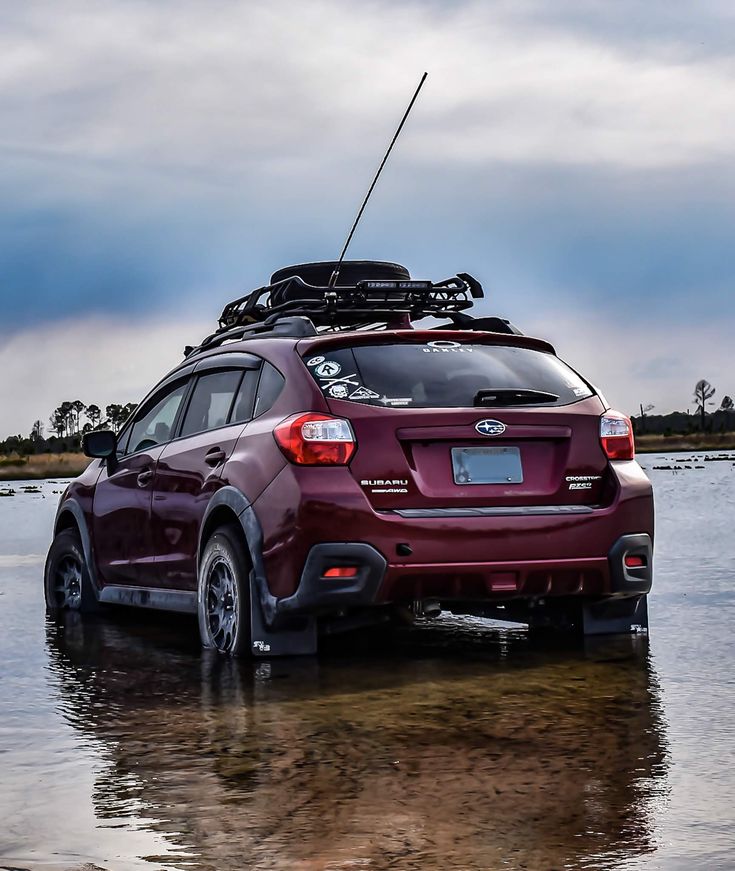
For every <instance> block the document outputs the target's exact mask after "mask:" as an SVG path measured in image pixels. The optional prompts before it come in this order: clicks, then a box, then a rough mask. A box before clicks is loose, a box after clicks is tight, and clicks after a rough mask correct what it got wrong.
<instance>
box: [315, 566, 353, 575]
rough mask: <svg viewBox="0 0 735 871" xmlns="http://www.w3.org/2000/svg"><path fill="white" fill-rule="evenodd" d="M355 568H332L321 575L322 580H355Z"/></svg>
mask: <svg viewBox="0 0 735 871" xmlns="http://www.w3.org/2000/svg"><path fill="white" fill-rule="evenodd" d="M357 572H358V568H357V566H332V568H331V569H327V570H326V572H324V574H323V575H322V577H323V578H356V577H357Z"/></svg>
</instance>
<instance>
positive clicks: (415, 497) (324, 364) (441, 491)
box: [303, 334, 607, 510]
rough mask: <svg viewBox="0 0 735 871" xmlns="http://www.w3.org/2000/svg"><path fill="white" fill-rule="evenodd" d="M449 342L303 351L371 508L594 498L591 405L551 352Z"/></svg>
mask: <svg viewBox="0 0 735 871" xmlns="http://www.w3.org/2000/svg"><path fill="white" fill-rule="evenodd" d="M409 335H411V334H409ZM444 335H445V334H444ZM460 335H462V338H463V341H462V342H459V341H456V340H453V339H447V338H442V339H438V340H433V339H430V340H429V341H423V342H422V341H416V340H415V339H414V341H406V340H405V339H404V338H401V340H400V341H394V342H390V341H388V342H386V341H382V342H376V344H374V345H371V344H366V343H365V340H364V339H363V340H362V341H360V342H359V343H352V344H351V343H350V341H349V340H347V339H345V346H343V347H340V346H339V345H337V346H336V347H335V346H328V347H325V348H323V349H319V351H320V352H319V353H311V352H307V353H306V354H305V355H304V357H303V359H304V363H305V364H306V366H307V368H308V369H309V371H310V373H311V374H312V377H314V379H315V380H316V382H317V383H318V384H319V386H320V389H321V391H322V393H323V395H324V397H325V399H326V401H327V404H328V406H329V409H330V411H331V413H332V414H334V415H337V416H339V417H344V418H346V419H348V420H350V422H351V424H352V427H353V430H354V432H355V436H356V438H357V443H358V449H357V452H356V454H355V456H354V458H353V460H352V462H351V464H350V471H351V473H352V475H353V476H354V477H355V479H356V481H357V482H358V483H359V485H360V487H361V488H362V490H363V492H364V493H365V495H366V497H367V498H368V500H369V501H370V503H371V504H372V505H373V507H374V508H376V509H378V510H387V509H399V508H400V509H403V508H432V507H433V508H438V507H441V508H456V509H458V510H461V509H467V508H474V507H488V508H491V507H498V508H501V507H518V508H521V507H524V506H525V507H540V506H551V505H554V506H558V505H593V504H596V503H597V502H599V501H600V498H601V493H602V488H603V486H604V476H605V473H606V470H607V458H606V457H605V455H604V453H603V451H602V448H601V446H600V441H599V416H600V414H601V413H602V411H603V405H602V403H601V401H600V399H599V398H598V397H597V396H596V395H595V394H594V391H593V390H592V388H591V387H590V385H588V384H587V383H586V382H585V381H584V380H583V379H581V378H580V377H579V376H578V375H577V374H576V373H575V372H574V371H573V370H572V369H570V368H569V367H567V366H566V365H565V364H564V363H562V362H561V361H560V360H559V359H558V358H557V357H556V356H555V355H554V354H553V352H551V351H546V350H538V349H536V348H529V347H523V346H520V345H517V344H507V345H506V344H498V342H497V340H495V341H493V342H488V343H483V342H482V341H478V340H477V339H474V337H472V339H474V340H466V339H465V338H464V334H460ZM411 337H413V336H411ZM509 341H510V340H509Z"/></svg>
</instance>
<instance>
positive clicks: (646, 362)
mask: <svg viewBox="0 0 735 871" xmlns="http://www.w3.org/2000/svg"><path fill="white" fill-rule="evenodd" d="M524 327H525V330H524V331H525V332H528V333H529V334H531V335H539V336H542V337H543V338H545V339H547V340H549V341H550V342H551V343H552V344H554V346H555V348H556V351H557V353H558V354H559V356H560V357H562V358H563V359H565V360H566V361H567V362H568V363H569V364H570V365H571V366H573V367H574V368H575V369H578V370H579V371H580V372H581V373H582V375H584V377H585V378H587V379H589V380H590V381H591V382H592V383H593V384H595V385H596V386H597V387H598V389H599V390H601V391H602V393H603V394H604V395H605V398H606V399H607V400H608V402H610V404H611V405H613V406H614V407H615V408H617V409H619V410H620V411H624V412H625V413H627V414H634V413H636V411H637V409H638V406H639V404H641V403H642V404H643V405H647V404H648V403H651V402H652V403H654V404H655V406H656V411H655V414H667V413H668V412H670V411H686V410H687V408H690V409H693V408H694V402H693V399H692V396H693V393H694V385H695V383H696V382H697V381H699V379H700V378H706V379H707V380H708V381H709V382H710V383H712V384H714V386H715V388H716V389H717V394H716V404H717V405H719V403H720V401H721V399H722V397H723V396H725V395H726V394H729V395H730V396H732V395H733V394H735V375H733V370H732V358H731V356H730V354H728V353H726V351H725V349H726V348H729V347H730V342H731V340H730V336H729V334H730V329H729V327H728V325H727V324H724V323H721V322H720V323H707V322H706V321H705V320H702V321H701V322H698V323H691V324H688V325H687V324H682V325H672V324H666V325H665V326H658V325H656V324H652V323H651V322H646V321H641V320H638V319H637V318H636V313H635V311H634V310H631V311H630V313H629V318H628V320H627V322H626V323H622V324H621V323H620V322H615V323H612V322H610V321H609V320H606V319H604V318H601V317H595V316H594V315H589V314H586V313H581V314H578V313H575V314H574V316H573V317H569V318H567V319H565V320H563V321H562V320H550V319H549V318H545V319H544V320H543V321H541V320H539V321H536V322H534V321H532V320H530V321H528V322H527V323H524Z"/></svg>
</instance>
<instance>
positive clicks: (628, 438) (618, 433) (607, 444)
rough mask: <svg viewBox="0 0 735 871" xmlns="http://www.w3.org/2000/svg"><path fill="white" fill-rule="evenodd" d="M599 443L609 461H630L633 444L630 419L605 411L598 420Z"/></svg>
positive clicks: (633, 448)
mask: <svg viewBox="0 0 735 871" xmlns="http://www.w3.org/2000/svg"><path fill="white" fill-rule="evenodd" d="M600 443H601V444H602V450H603V451H604V452H605V454H606V456H607V458H608V459H609V460H632V459H633V458H634V457H635V442H634V441H633V424H632V423H631V422H630V418H629V417H626V416H625V415H624V414H621V413H620V412H619V411H606V412H605V413H604V414H603V415H602V417H601V418H600Z"/></svg>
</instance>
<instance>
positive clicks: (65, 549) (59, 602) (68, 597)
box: [43, 529, 97, 613]
mask: <svg viewBox="0 0 735 871" xmlns="http://www.w3.org/2000/svg"><path fill="white" fill-rule="evenodd" d="M43 589H44V596H45V599H46V610H47V611H49V612H51V613H58V612H59V611H79V612H81V613H89V612H91V611H96V610H97V597H96V596H95V594H94V587H93V586H92V579H91V578H90V576H89V569H88V568H87V560H86V558H85V556H84V549H83V548H82V542H81V539H80V538H79V533H78V532H77V531H76V529H63V530H62V531H61V532H59V533H58V534H57V535H56V537H55V538H54V540H53V542H52V543H51V547H50V548H49V552H48V556H47V557H46V566H45V569H44V573H43Z"/></svg>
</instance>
